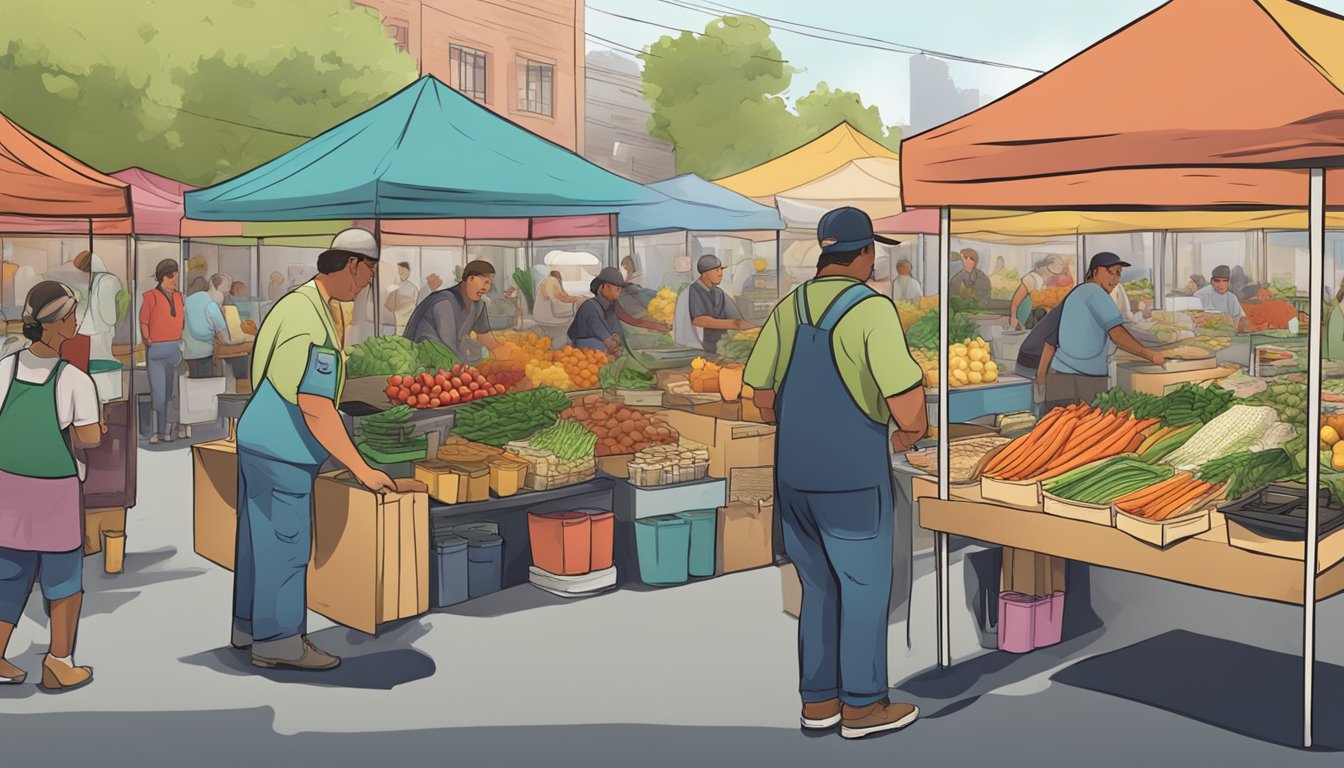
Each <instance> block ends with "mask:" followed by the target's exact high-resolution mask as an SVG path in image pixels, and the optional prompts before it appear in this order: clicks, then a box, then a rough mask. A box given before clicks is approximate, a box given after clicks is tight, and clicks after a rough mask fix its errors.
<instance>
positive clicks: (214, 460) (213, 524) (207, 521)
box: [191, 440, 238, 570]
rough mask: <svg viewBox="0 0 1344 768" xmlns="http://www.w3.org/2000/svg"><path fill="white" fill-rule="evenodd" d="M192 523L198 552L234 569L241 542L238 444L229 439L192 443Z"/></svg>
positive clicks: (217, 563)
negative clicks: (237, 549)
mask: <svg viewBox="0 0 1344 768" xmlns="http://www.w3.org/2000/svg"><path fill="white" fill-rule="evenodd" d="M191 458H192V526H193V528H194V534H193V542H194V549H195V550H196V554H198V555H200V556H201V557H204V558H205V559H206V560H209V561H210V562H212V563H215V564H216V565H220V566H223V567H225V568H228V569H229V570H233V559H234V549H235V548H236V547H237V543H238V446H237V445H236V444H234V443H231V442H229V441H228V440H214V441H212V442H208V443H198V444H197V445H193V446H192V447H191Z"/></svg>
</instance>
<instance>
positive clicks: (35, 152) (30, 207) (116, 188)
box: [0, 115, 131, 231]
mask: <svg viewBox="0 0 1344 768" xmlns="http://www.w3.org/2000/svg"><path fill="white" fill-rule="evenodd" d="M130 215H131V195H130V190H129V188H128V187H127V186H126V184H125V183H123V182H120V181H117V180H116V179H114V178H111V177H110V176H105V175H103V174H102V173H99V172H98V171H96V170H94V169H93V168H90V167H89V166H87V165H85V164H84V163H81V162H80V161H78V160H76V159H75V158H73V157H71V156H70V155H67V154H66V153H64V152H62V151H61V150H59V149H57V148H56V147H55V146H53V145H51V144H48V143H47V142H45V141H43V140H42V139H39V138H38V137H37V136H34V135H33V134H31V133H29V132H28V131H25V130H24V129H23V128H21V127H19V125H18V124H16V123H14V122H13V121H12V120H10V119H9V118H8V117H5V116H4V115H0V216H18V217H31V218H43V219H83V220H84V229H85V231H87V230H88V227H89V222H88V220H89V219H107V218H126V217H128V216H130ZM0 228H3V227H2V226H0Z"/></svg>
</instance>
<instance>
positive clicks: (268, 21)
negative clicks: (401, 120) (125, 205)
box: [0, 0, 416, 185]
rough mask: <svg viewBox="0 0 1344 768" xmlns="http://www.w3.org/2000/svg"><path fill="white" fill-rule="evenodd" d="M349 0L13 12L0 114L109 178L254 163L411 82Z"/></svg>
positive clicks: (185, 175) (163, 1)
mask: <svg viewBox="0 0 1344 768" xmlns="http://www.w3.org/2000/svg"><path fill="white" fill-rule="evenodd" d="M415 76H416V63H415V60H414V59H413V58H412V57H410V56H408V55H406V54H404V53H399V52H398V51H397V50H396V47H395V45H394V44H393V42H392V41H391V40H390V39H389V38H388V36H387V34H386V32H385V31H384V29H383V26H382V23H381V21H380V20H379V18H378V15H377V13H376V12H375V11H373V10H371V9H367V8H362V7H352V6H351V4H350V2H349V0H285V1H284V2H273V1H271V0H190V1H184V0H61V2H42V3H27V4H23V5H20V4H18V3H12V4H11V7H10V8H8V9H7V10H6V13H5V23H4V24H2V25H0V111H2V112H4V113H5V115H7V116H8V117H9V118H10V119H12V120H14V121H15V122H17V123H19V124H20V125H22V126H23V127H24V128H27V129H28V130H30V131H32V132H33V133H35V134H37V135H38V136H41V137H42V138H44V139H46V140H47V141H50V142H52V143H54V144H56V145H57V146H59V147H60V148H62V149H64V150H65V151H67V152H69V153H70V154H72V155H74V156H75V157H78V158H79V159H81V160H83V161H84V162H86V163H89V164H90V165H92V166H94V167H95V168H98V169H99V170H103V171H115V170H119V169H121V168H125V167H128V166H133V165H134V166H140V167H143V168H146V169H149V170H151V171H154V172H156V173H160V174H163V175H165V176H169V177H171V178H175V179H179V180H181V181H185V182H188V183H191V184H201V185H204V184H210V183H213V182H216V181H219V180H222V179H224V178H228V177H230V176H233V175H236V174H238V173H240V172H242V171H246V170H248V169H250V168H252V167H255V166H257V165H259V164H261V163H263V162H265V161H267V160H270V159H271V158H273V157H275V156H276V155H278V154H280V153H282V152H285V151H287V150H289V149H292V148H293V147H295V146H297V145H298V144H300V143H302V142H303V141H304V140H305V138H306V137H309V136H314V135H316V134H318V133H321V132H322V131H324V130H326V129H328V128H330V127H331V126H333V125H335V124H337V123H339V122H341V121H342V120H346V119H348V118H350V117H352V116H354V115H355V114H357V113H359V112H361V111H363V110H364V109H367V108H368V107H370V106H372V105H373V104H375V103H377V102H378V101H380V100H381V99H383V98H385V97H386V96H387V95H389V94H391V93H393V92H395V91H396V90H397V89H399V88H401V87H402V86H404V85H406V84H407V83H409V82H411V81H412V80H413V79H414V78H415Z"/></svg>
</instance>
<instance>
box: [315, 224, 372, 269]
mask: <svg viewBox="0 0 1344 768" xmlns="http://www.w3.org/2000/svg"><path fill="white" fill-rule="evenodd" d="M327 250H329V251H340V252H342V253H348V254H350V255H351V256H358V257H360V258H362V259H372V260H373V261H377V260H378V256H379V253H378V240H377V239H376V238H374V236H373V233H372V232H370V231H369V230H367V229H361V228H360V227H351V228H350V229H347V230H345V231H344V232H341V233H340V234H338V235H336V237H335V239H333V240H332V241H331V247H330V248H328V249H327Z"/></svg>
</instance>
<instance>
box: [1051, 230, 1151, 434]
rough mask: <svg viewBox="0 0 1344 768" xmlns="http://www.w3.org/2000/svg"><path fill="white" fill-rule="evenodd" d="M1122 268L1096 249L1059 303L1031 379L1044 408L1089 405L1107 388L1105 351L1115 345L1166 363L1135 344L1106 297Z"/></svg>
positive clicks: (1108, 352)
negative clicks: (1076, 283)
mask: <svg viewBox="0 0 1344 768" xmlns="http://www.w3.org/2000/svg"><path fill="white" fill-rule="evenodd" d="M1128 266H1129V263H1128V262H1126V261H1124V260H1123V259H1121V258H1120V257H1119V256H1116V255H1115V254H1114V253H1110V252H1108V251H1103V252H1102V253H1098V254H1097V255H1095V256H1093V257H1092V261H1091V263H1090V264H1088V267H1087V280H1086V282H1084V283H1083V284H1082V285H1080V286H1078V287H1077V288H1074V289H1073V290H1072V291H1071V292H1070V293H1069V295H1068V296H1067V297H1065V299H1064V302H1063V303H1062V304H1061V305H1060V307H1059V322H1058V327H1057V329H1056V330H1055V331H1054V332H1053V333H1052V334H1051V335H1050V338H1048V339H1046V340H1045V344H1044V351H1043V352H1042V354H1041V359H1040V367H1039V369H1038V374H1037V378H1036V386H1037V387H1038V388H1043V389H1044V392H1045V395H1044V398H1045V410H1046V411H1049V410H1050V409H1052V408H1056V407H1058V406H1062V405H1072V404H1074V403H1090V402H1092V400H1093V399H1094V398H1095V397H1096V396H1097V395H1099V394H1101V393H1102V392H1105V391H1106V390H1107V389H1108V388H1109V387H1110V367H1111V355H1112V354H1114V353H1115V348H1116V347H1119V348H1120V349H1123V350H1125V351H1126V352H1129V353H1130V354H1133V355H1136V356H1138V357H1140V358H1142V359H1144V360H1148V361H1149V362H1151V363H1153V364H1154V365H1162V364H1163V363H1165V362H1166V360H1167V358H1166V356H1165V355H1163V354H1162V353H1161V352H1158V351H1156V350H1152V349H1148V348H1147V347H1145V346H1143V345H1142V344H1140V343H1139V342H1138V340H1137V339H1135V338H1134V336H1133V335H1132V334H1131V333H1130V332H1129V331H1128V330H1127V329H1126V328H1125V325H1124V322H1125V321H1124V318H1123V317H1121V316H1120V310H1119V309H1118V308H1117V307H1116V306H1115V302H1114V301H1113V300H1112V299H1111V292H1112V291H1114V290H1115V287H1116V286H1117V285H1119V284H1120V275H1121V274H1122V273H1123V272H1124V270H1125V267H1128Z"/></svg>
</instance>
